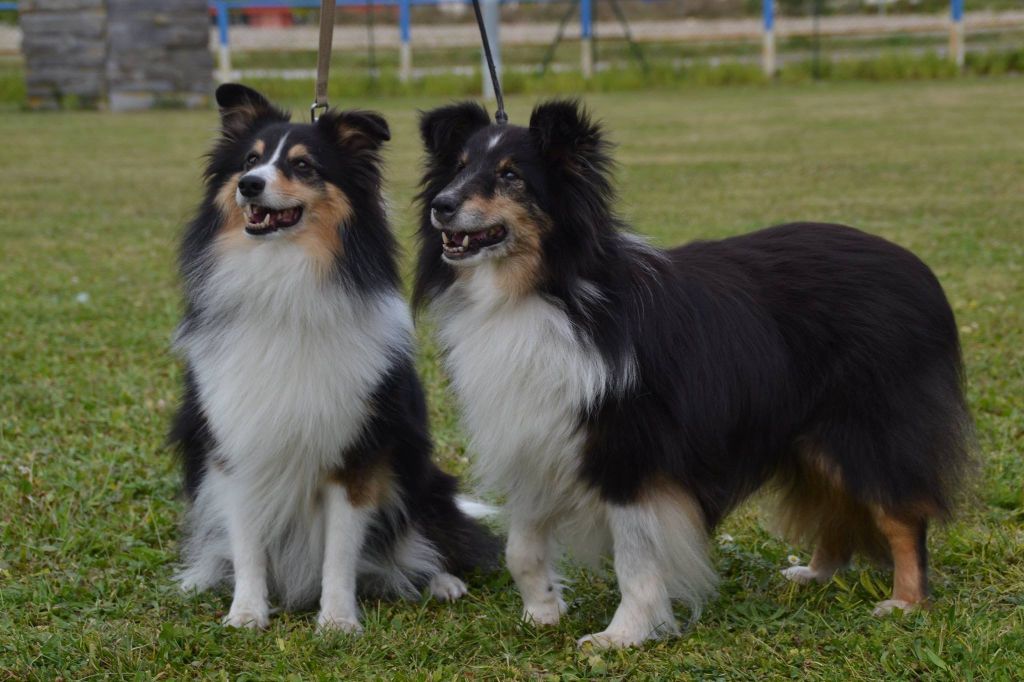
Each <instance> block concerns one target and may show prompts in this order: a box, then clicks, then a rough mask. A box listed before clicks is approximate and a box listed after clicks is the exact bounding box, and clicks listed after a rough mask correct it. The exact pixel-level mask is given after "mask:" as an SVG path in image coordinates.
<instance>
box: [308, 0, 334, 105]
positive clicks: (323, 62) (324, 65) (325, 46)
mask: <svg viewBox="0 0 1024 682" xmlns="http://www.w3.org/2000/svg"><path fill="white" fill-rule="evenodd" d="M335 5H336V0H320V47H319V52H318V53H317V60H316V95H315V97H314V99H313V105H312V106H311V107H310V108H309V117H310V118H311V119H312V120H313V122H314V123H316V119H317V118H319V116H318V115H317V111H318V110H321V111H326V110H327V76H328V74H329V73H330V70H331V43H332V42H333V41H334V9H335Z"/></svg>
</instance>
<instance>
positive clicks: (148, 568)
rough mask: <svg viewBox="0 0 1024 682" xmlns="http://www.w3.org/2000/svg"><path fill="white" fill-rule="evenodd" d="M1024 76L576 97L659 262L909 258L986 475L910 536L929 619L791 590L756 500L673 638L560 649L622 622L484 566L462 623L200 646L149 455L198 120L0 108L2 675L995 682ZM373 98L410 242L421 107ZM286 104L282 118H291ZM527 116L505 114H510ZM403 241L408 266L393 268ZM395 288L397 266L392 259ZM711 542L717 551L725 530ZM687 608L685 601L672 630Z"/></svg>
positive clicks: (1017, 671)
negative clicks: (710, 589)
mask: <svg viewBox="0 0 1024 682" xmlns="http://www.w3.org/2000/svg"><path fill="white" fill-rule="evenodd" d="M1022 85H1024V84H1022V83H1021V81H1020V79H1009V78H1008V79H991V80H985V79H974V80H966V81H958V82H934V83H910V84H908V83H892V84H873V85H872V84H825V85H820V86H800V87H790V86H778V87H746V88H718V89H697V88H684V89H681V90H679V91H677V92H673V93H660V94H657V95H646V94H643V93H628V94H617V95H611V94H600V95H593V96H590V97H588V101H589V104H590V106H591V107H592V108H593V110H594V111H595V112H596V113H597V114H598V115H599V116H600V117H601V118H603V119H604V120H605V121H606V122H607V124H608V126H609V129H610V130H611V131H612V135H613V137H614V138H615V139H616V140H617V141H618V142H619V151H618V158H619V160H620V162H621V167H620V169H619V178H620V180H621V185H622V200H621V209H622V212H623V213H624V214H625V215H626V216H627V217H628V218H629V219H630V220H631V221H632V222H633V223H634V224H635V225H636V226H637V228H638V229H639V230H640V231H641V232H643V233H645V234H648V235H650V236H651V237H652V238H653V239H654V240H655V241H656V242H658V243H660V244H673V243H677V242H680V241H684V240H689V239H695V238H706V237H720V236H725V235H731V234H737V233H740V232H744V231H747V230H751V229H754V228H756V227H760V226H765V225H769V224H772V223H775V222H780V221H787V220H793V219H812V220H830V221H841V222H845V223H850V224H853V225H857V226H860V227H862V228H864V229H867V230H869V231H872V232H876V233H879V234H881V235H884V236H885V237H888V238H890V239H892V240H894V241H896V242H898V243H900V244H903V245H905V246H907V247H909V248H911V249H913V250H915V251H916V252H917V253H918V254H920V255H921V256H922V257H923V258H924V259H925V260H926V261H927V262H928V263H929V264H930V265H931V266H932V267H933V268H934V269H935V270H936V272H937V273H938V275H939V278H940V279H941V281H942V283H943V285H944V286H945V288H946V291H947V293H948V295H949V298H950V300H951V301H952V303H953V306H954V308H955V310H956V314H957V317H958V323H959V325H960V328H961V333H962V339H963V346H964V352H965V355H966V359H967V369H968V375H969V394H970V403H971V406H972V408H973V410H974V414H975V417H976V419H977V423H978V431H979V441H980V455H979V459H980V464H981V466H980V467H979V469H978V474H977V475H976V477H975V479H974V480H973V481H972V483H971V485H970V488H969V492H968V494H967V495H966V496H965V503H964V509H963V512H962V514H961V516H960V518H959V519H958V520H957V521H956V522H954V523H953V524H952V525H950V526H948V527H945V528H939V529H936V532H934V533H933V534H932V537H931V540H930V547H931V550H932V565H933V569H934V570H933V590H934V607H933V608H932V609H931V610H930V611H927V612H920V613H914V614H909V615H906V616H904V617H892V618H887V619H883V620H878V619H875V618H873V617H872V616H871V615H870V610H871V604H872V603H873V602H875V601H876V600H878V599H881V598H882V597H883V594H884V593H885V592H886V590H887V589H888V587H887V584H888V581H889V579H890V575H889V573H888V572H887V571H883V570H878V569H875V568H872V567H868V566H865V565H863V564H857V565H855V566H854V568H853V570H851V571H849V572H847V573H844V574H842V576H841V577H839V578H837V579H835V580H834V581H832V582H831V583H829V584H827V585H824V586H816V587H797V586H794V585H791V584H788V583H786V582H784V580H783V579H782V577H781V576H780V575H779V573H778V569H779V568H782V567H784V566H785V565H786V563H787V556H788V555H790V554H796V555H798V556H800V557H801V558H803V559H806V557H807V554H808V550H809V548H807V547H799V548H798V547H791V546H788V545H787V544H785V543H784V542H781V541H779V540H778V539H776V538H775V537H774V536H773V535H771V534H770V533H769V532H768V531H766V530H765V529H764V526H763V525H762V523H761V521H762V519H761V516H762V515H761V514H760V511H759V508H758V505H757V504H751V505H747V506H745V507H744V508H742V509H741V510H740V511H739V512H737V513H736V514H734V515H733V516H732V517H730V518H729V519H728V520H727V522H726V523H725V524H724V525H723V527H722V528H721V529H720V530H719V531H718V532H719V535H717V536H716V540H715V543H714V544H715V545H716V549H715V552H714V561H715V564H716V566H717V567H718V569H719V570H720V572H721V574H722V584H721V590H720V594H719V596H718V598H717V599H715V600H714V601H712V602H711V603H710V604H709V605H708V607H707V608H706V610H705V613H704V617H703V619H702V620H701V621H700V622H699V624H697V625H696V627H695V628H694V629H693V630H692V631H691V632H690V633H688V634H687V635H686V636H684V637H682V638H679V639H675V640H670V641H665V642H659V643H653V644H650V645H648V646H647V647H645V648H644V649H642V650H639V651H626V652H610V653H598V654H594V653H593V652H582V653H581V652H578V651H577V650H576V648H575V646H574V642H575V639H576V637H578V636H580V635H583V634H586V633H588V632H592V631H595V630H598V629H601V628H602V626H603V625H604V624H605V623H606V622H607V621H608V619H609V618H610V617H611V614H612V612H613V610H614V608H615V606H616V604H617V594H616V590H615V586H614V582H613V580H612V579H611V577H610V575H609V574H607V573H587V572H579V571H575V570H570V576H571V577H572V579H573V583H572V585H571V591H570V592H569V594H568V598H569V599H570V601H571V603H572V611H571V613H570V615H569V616H568V617H566V618H565V619H564V620H563V622H562V624H561V625H559V626H558V627H557V628H554V629H547V630H536V629H534V628H532V627H528V626H525V625H523V624H521V623H520V622H519V608H520V606H519V600H518V597H517V595H516V593H515V591H514V589H513V586H512V584H511V582H510V580H509V578H508V577H507V574H504V573H502V574H499V575H496V576H494V577H490V578H484V579H480V580H477V581H476V583H475V584H474V585H472V594H471V596H470V597H468V598H466V599H464V600H462V601H461V602H459V603H457V604H455V605H441V604H437V603H435V602H430V601H428V602H424V603H422V604H410V603H378V602H371V601H366V602H363V604H362V606H363V610H364V618H365V621H366V626H367V627H366V634H365V635H364V636H363V637H362V638H359V639H350V638H346V637H344V636H338V637H321V636H318V635H317V634H315V632H314V624H315V623H314V621H315V618H314V617H313V614H308V613H301V614H286V615H282V616H279V617H276V618H275V619H274V620H273V621H272V625H271V627H270V629H269V630H268V631H266V632H258V633H256V632H238V631H229V630H225V629H223V628H222V627H221V626H220V625H219V619H220V616H221V615H223V614H224V612H225V611H226V609H227V607H228V603H229V595H227V594H204V595H201V596H183V595H182V594H180V593H179V592H178V591H177V590H176V588H175V586H174V584H173V583H172V580H171V576H172V573H173V570H174V563H175V560H176V551H177V543H178V538H179V533H178V527H177V522H178V519H179V516H180V513H181V510H182V502H181V500H180V498H179V495H178V492H179V476H178V469H177V466H176V463H175V462H174V460H173V458H172V456H171V454H170V453H169V452H167V451H166V450H165V449H164V447H163V445H162V440H163V435H164V432H165V428H166V426H167V422H168V420H169V419H170V417H171V414H172V411H173V409H174V407H175V403H176V400H177V394H178V380H179V376H180V367H179V366H178V364H176V362H175V360H174V359H173V358H172V357H171V356H170V354H169V352H168V341H169V337H170V334H171V332H172V329H173V328H174V325H175V323H176V321H177V317H178V314H179V309H180V302H179V294H178V288H177V281H176V276H175V272H174V269H175V268H174V249H175V240H176V237H177V235H178V233H179V231H180V230H181V227H182V225H183V223H184V222H185V221H186V219H187V218H188V216H189V214H190V211H191V210H192V207H193V204H194V203H195V201H196V200H197V199H198V196H199V188H200V187H199V171H200V167H201V155H202V154H203V152H204V151H205V148H206V146H207V144H208V142H209V141H210V139H211V135H212V134H213V131H214V128H215V125H216V116H215V114H214V113H213V112H189V113H185V112H171V111H167V112H154V113H147V114H137V115H120V116H113V115H109V114H98V113H73V114H37V115H30V114H21V113H4V114H3V115H0V139H2V140H3V144H2V146H0V159H2V161H0V167H2V168H3V180H4V181H3V185H2V187H3V191H4V207H3V210H2V211H0V238H2V241H0V244H2V252H0V253H2V255H3V257H2V260H0V334H2V339H0V343H2V350H0V376H2V383H0V406H2V410H0V472H2V475H0V679H3V678H10V679H25V678H38V679H48V680H49V679H56V678H58V677H61V678H64V679H79V678H83V677H89V676H99V675H103V674H112V675H114V676H117V677H125V678H138V679H151V678H154V677H160V678H163V679H177V678H181V677H207V676H209V677H217V678H220V677H223V678H225V679H227V678H232V679H242V678H245V679H257V678H265V677H285V676H288V675H295V676H298V677H301V678H304V679H305V678H321V677H335V676H336V677H339V678H341V677H344V678H381V679H433V680H449V679H494V678H540V679H551V680H558V679H583V678H588V679H589V678H594V677H605V676H607V677H610V678H630V679H652V678H666V679H668V678H675V677H683V678H694V679H697V678H716V679H726V680H732V679H764V678H774V677H804V678H812V679H835V680H847V679H865V680H867V679H883V678H885V679H889V678H906V679H920V678H926V677H927V678H931V677H933V676H934V677H936V678H950V679H956V680H963V679H978V680H981V679H984V680H990V679H996V680H998V679H1011V678H1018V679H1019V677H1020V675H1021V673H1022V671H1024V525H1022V523H1024V493H1022V478H1024V460H1022V457H1021V455H1022V451H1024V231H1022V221H1024V117H1022V116H1021V115H1020V112H1021V111H1024V87H1022ZM444 101H445V100H444V99H434V100H427V99H416V100H412V99H386V100H376V101H373V100H367V99H362V100H359V101H348V102H343V104H345V105H352V106H369V107H373V108H377V109H380V110H381V111H383V112H384V113H385V114H386V115H387V116H388V118H389V120H390V121H391V123H392V126H393V132H394V142H393V143H392V145H391V147H390V149H389V151H388V153H387V155H386V158H387V165H388V173H387V175H388V178H389V182H388V194H389V195H390V199H391V201H392V203H393V206H394V222H395V228H396V229H397V230H398V232H399V233H400V234H401V236H402V238H403V241H404V242H405V243H406V244H409V243H410V235H411V234H412V232H413V223H412V220H413V210H412V208H411V205H410V201H411V196H412V194H413V192H414V187H415V182H416V177H417V168H418V162H419V158H420V150H419V143H418V140H417V137H416V134H415V127H414V123H415V117H416V113H415V112H416V109H417V108H426V107H430V106H433V105H436V104H440V103H442V102H444ZM292 104H293V105H294V106H295V108H296V110H297V111H298V112H300V113H299V115H300V116H303V115H304V113H302V112H303V111H304V108H305V105H304V101H296V102H293V103H292ZM531 104H532V102H531V101H530V100H528V99H526V98H513V99H512V100H511V102H510V111H511V116H512V121H513V122H519V123H522V122H524V121H526V120H527V117H528V112H529V108H530V105H531ZM410 260H411V259H410V254H409V250H408V249H407V252H406V257H405V262H406V263H407V264H408V263H409V262H410ZM407 270H408V268H407ZM421 336H422V337H423V345H422V348H423V352H422V362H421V369H422V373H423V377H424V381H425V382H426V384H427V387H428V390H429V397H430V406H431V418H432V427H433V431H434V434H435V438H436V441H437V445H438V451H439V457H440V459H441V460H442V461H443V463H444V464H445V466H446V467H448V468H449V469H451V470H454V471H458V472H463V471H465V469H466V453H465V452H464V448H465V439H464V436H463V435H462V433H461V432H460V431H459V429H458V426H457V421H456V415H455V413H454V411H453V407H452V403H453V401H452V399H451V397H450V396H449V395H448V394H447V393H446V389H445V387H444V380H443V377H442V375H441V372H440V370H439V368H438V365H437V358H436V353H435V349H434V348H433V346H432V345H431V343H430V341H429V333H428V330H426V329H424V330H422V334H421ZM725 534H727V535H725ZM680 615H681V616H685V613H683V612H680Z"/></svg>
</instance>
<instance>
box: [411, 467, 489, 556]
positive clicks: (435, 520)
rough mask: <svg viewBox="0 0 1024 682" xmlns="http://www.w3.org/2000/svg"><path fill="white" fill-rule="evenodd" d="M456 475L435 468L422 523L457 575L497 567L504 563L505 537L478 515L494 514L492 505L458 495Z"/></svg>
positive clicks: (421, 518)
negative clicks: (502, 538)
mask: <svg viewBox="0 0 1024 682" xmlns="http://www.w3.org/2000/svg"><path fill="white" fill-rule="evenodd" d="M456 488H457V483H456V480H455V478H454V477H452V476H449V475H448V474H445V473H443V472H441V471H440V470H435V471H434V474H433V480H431V481H430V484H429V486H428V492H427V499H426V500H425V504H424V508H423V510H422V516H421V517H420V527H421V530H422V532H423V533H424V534H425V535H426V536H427V538H429V539H430V541H431V542H433V543H434V546H435V547H437V549H438V551H440V552H441V556H442V557H443V559H444V567H445V570H446V571H448V572H450V573H454V574H455V575H460V576H461V575H466V574H468V573H473V572H474V571H494V570H497V569H498V568H499V567H500V565H501V561H500V559H501V548H502V542H501V539H500V538H499V537H498V536H497V535H495V534H494V533H493V532H492V531H491V530H490V529H489V528H487V526H485V525H484V524H482V523H481V522H480V521H479V520H478V519H483V518H487V517H490V516H494V515H495V514H496V513H497V509H495V508H494V507H491V506H490V505H487V504H484V503H482V502H478V501H475V500H471V499H469V498H466V497H462V496H457V495H456V494H455V493H456Z"/></svg>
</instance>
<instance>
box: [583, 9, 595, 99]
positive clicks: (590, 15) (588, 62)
mask: <svg viewBox="0 0 1024 682" xmlns="http://www.w3.org/2000/svg"><path fill="white" fill-rule="evenodd" d="M593 36H594V7H593V4H592V3H591V0H580V71H582V72H583V78H584V79H586V80H590V79H591V77H592V76H593V75H594V43H593Z"/></svg>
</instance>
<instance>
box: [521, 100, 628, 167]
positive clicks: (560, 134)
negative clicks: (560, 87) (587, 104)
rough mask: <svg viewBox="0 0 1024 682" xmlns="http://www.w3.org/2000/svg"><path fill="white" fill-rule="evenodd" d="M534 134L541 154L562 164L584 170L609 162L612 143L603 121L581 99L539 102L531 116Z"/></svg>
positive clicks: (532, 132)
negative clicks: (592, 118)
mask: <svg viewBox="0 0 1024 682" xmlns="http://www.w3.org/2000/svg"><path fill="white" fill-rule="evenodd" d="M530 134H531V135H533V138H534V140H535V141H536V143H537V146H538V148H539V149H540V153H541V155H542V156H543V157H544V158H545V159H547V160H549V161H551V162H552V163H554V164H557V165H559V166H561V167H565V168H568V169H570V170H575V171H581V170H584V169H587V168H594V169H601V170H603V169H604V168H605V167H607V165H608V161H609V160H608V157H607V151H608V144H607V143H606V142H605V141H604V133H603V131H602V130H601V124H599V123H595V122H593V121H592V120H591V118H590V114H588V113H587V110H586V109H585V108H584V107H583V105H582V104H581V103H580V102H579V101H577V100H554V101H551V102H545V103H543V104H539V105H537V107H536V108H535V109H534V110H533V113H532V114H531V115H530Z"/></svg>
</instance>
